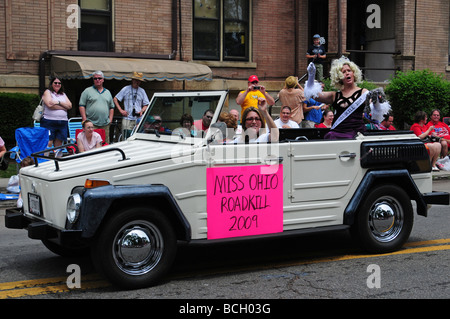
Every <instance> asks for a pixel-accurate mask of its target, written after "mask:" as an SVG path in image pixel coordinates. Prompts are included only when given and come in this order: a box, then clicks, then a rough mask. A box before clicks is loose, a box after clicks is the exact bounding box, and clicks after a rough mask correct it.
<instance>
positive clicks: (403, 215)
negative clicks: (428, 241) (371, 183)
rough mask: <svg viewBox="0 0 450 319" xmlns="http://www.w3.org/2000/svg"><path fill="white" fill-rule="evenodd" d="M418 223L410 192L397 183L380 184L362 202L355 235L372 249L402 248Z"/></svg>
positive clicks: (387, 250) (357, 216) (353, 227)
mask: <svg viewBox="0 0 450 319" xmlns="http://www.w3.org/2000/svg"><path fill="white" fill-rule="evenodd" d="M413 223H414V214H413V208H412V205H411V200H410V198H409V196H408V194H407V193H406V192H405V191H404V190H403V189H401V188H400V187H398V186H396V185H380V186H377V187H375V188H374V189H372V190H370V191H369V194H368V196H367V197H366V199H365V200H364V202H363V204H362V205H361V207H360V209H359V211H358V213H357V215H356V220H355V223H354V225H352V235H354V236H356V240H357V241H358V242H359V243H360V244H361V245H362V247H363V248H364V249H366V250H367V251H369V252H371V253H377V254H382V253H388V252H392V251H396V250H398V249H400V248H401V247H402V246H403V245H404V243H405V242H406V241H407V240H408V238H409V235H410V233H411V230H412V227H413Z"/></svg>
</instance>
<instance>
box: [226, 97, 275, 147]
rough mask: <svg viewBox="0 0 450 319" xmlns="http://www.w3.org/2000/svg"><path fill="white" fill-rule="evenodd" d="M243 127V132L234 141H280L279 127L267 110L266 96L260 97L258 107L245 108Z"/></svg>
mask: <svg viewBox="0 0 450 319" xmlns="http://www.w3.org/2000/svg"><path fill="white" fill-rule="evenodd" d="M266 124H267V125H266ZM242 129H243V132H242V134H241V135H240V136H239V137H237V138H236V139H235V140H234V141H233V142H234V143H247V140H248V142H249V143H258V142H261V143H267V142H269V141H270V142H278V137H279V132H278V128H277V125H276V124H275V122H274V121H273V119H272V117H271V116H270V114H269V111H268V110H267V101H266V100H265V99H264V98H261V97H260V98H258V108H256V107H249V108H247V109H245V111H244V114H243V116H242Z"/></svg>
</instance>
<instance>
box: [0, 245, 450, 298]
mask: <svg viewBox="0 0 450 319" xmlns="http://www.w3.org/2000/svg"><path fill="white" fill-rule="evenodd" d="M447 243H450V238H444V239H435V240H427V241H418V242H410V243H407V244H405V245H404V248H403V249H402V250H398V251H395V252H392V253H387V254H378V255H375V254H355V255H343V256H336V257H324V258H315V259H311V260H305V261H298V262H290V263H286V262H281V263H279V264H271V265H269V266H262V267H261V266H249V267H241V268H233V269H229V268H226V269H222V270H221V269H216V270H214V271H211V272H208V273H205V271H204V270H202V275H205V276H211V275H220V274H225V273H229V272H241V271H249V270H252V269H253V270H262V269H272V268H282V267H293V266H300V265H309V264H317V263H325V262H335V261H345V260H353V259H361V258H374V257H385V256H394V255H405V254H415V253H424V252H431V251H440V250H450V245H444V244H447ZM409 247H411V248H409ZM193 273H195V274H196V275H198V271H192V272H188V273H182V274H173V275H169V279H171V280H176V279H181V278H189V277H191V276H192V274H193ZM66 280H67V277H54V278H44V279H34V280H23V281H15V282H5V283H0V299H7V298H20V297H26V296H38V295H45V294H50V293H65V292H70V291H78V290H86V289H96V288H104V287H110V286H111V284H110V283H109V282H108V281H106V280H103V279H102V278H101V277H100V276H99V275H97V274H88V275H84V276H82V279H81V288H76V289H70V288H68V287H67V284H66Z"/></svg>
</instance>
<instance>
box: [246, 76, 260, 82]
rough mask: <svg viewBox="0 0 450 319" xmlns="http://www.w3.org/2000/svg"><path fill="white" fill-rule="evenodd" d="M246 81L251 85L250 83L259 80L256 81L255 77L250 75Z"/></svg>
mask: <svg viewBox="0 0 450 319" xmlns="http://www.w3.org/2000/svg"><path fill="white" fill-rule="evenodd" d="M248 81H249V82H250V83H251V82H254V81H258V82H259V80H258V77H257V76H256V75H250V76H249V77H248Z"/></svg>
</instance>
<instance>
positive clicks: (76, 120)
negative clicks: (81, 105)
mask: <svg viewBox="0 0 450 319" xmlns="http://www.w3.org/2000/svg"><path fill="white" fill-rule="evenodd" d="M81 123H82V118H81V117H72V118H70V119H69V123H68V126H69V137H68V138H67V142H68V143H69V144H70V143H76V142H77V133H76V131H77V130H82V129H83V125H82V124H81Z"/></svg>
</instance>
